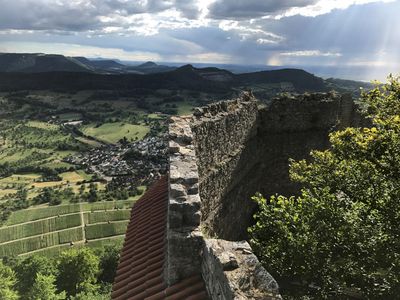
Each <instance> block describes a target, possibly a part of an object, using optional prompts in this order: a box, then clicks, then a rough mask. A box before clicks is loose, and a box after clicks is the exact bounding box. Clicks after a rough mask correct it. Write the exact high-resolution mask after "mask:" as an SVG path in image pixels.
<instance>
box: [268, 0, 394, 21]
mask: <svg viewBox="0 0 400 300" xmlns="http://www.w3.org/2000/svg"><path fill="white" fill-rule="evenodd" d="M394 1H396V0H320V1H318V2H317V3H316V4H313V5H308V6H304V7H292V8H290V9H288V10H286V11H285V12H283V13H280V14H278V15H276V16H275V18H276V19H281V18H283V17H291V16H296V15H301V16H305V17H316V16H319V15H323V14H327V13H330V12H332V11H333V10H335V9H347V8H349V7H350V6H352V5H362V4H368V3H375V2H382V3H389V2H394ZM265 17H266V18H269V17H270V16H265Z"/></svg>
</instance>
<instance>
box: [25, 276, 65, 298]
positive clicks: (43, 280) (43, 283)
mask: <svg viewBox="0 0 400 300" xmlns="http://www.w3.org/2000/svg"><path fill="white" fill-rule="evenodd" d="M55 280H56V278H55V277H54V276H53V275H43V274H41V273H38V274H37V275H36V279H35V281H34V283H33V286H32V288H31V290H30V292H29V295H28V297H27V299H28V300H63V299H65V297H66V296H65V292H62V293H60V294H58V293H57V289H56V286H55V284H54V282H55Z"/></svg>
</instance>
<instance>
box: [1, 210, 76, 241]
mask: <svg viewBox="0 0 400 300" xmlns="http://www.w3.org/2000/svg"><path fill="white" fill-rule="evenodd" d="M80 225H81V216H80V214H78V213H77V214H74V215H67V216H60V217H55V218H51V219H43V220H38V221H35V222H32V223H26V224H21V225H17V226H11V227H3V228H0V243H4V242H8V241H12V240H17V239H21V238H25V237H29V236H34V235H40V234H44V233H49V232H52V231H57V230H62V229H67V228H70V227H77V226H80Z"/></svg>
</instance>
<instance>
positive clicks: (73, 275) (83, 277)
mask: <svg viewBox="0 0 400 300" xmlns="http://www.w3.org/2000/svg"><path fill="white" fill-rule="evenodd" d="M99 263H100V260H99V258H98V257H97V256H96V255H95V254H94V253H93V252H92V250H90V249H89V248H82V249H71V250H69V251H65V252H63V253H61V255H60V257H59V262H58V272H59V274H58V277H57V286H58V288H59V290H63V291H65V292H66V293H67V296H75V295H76V294H78V293H82V292H84V293H90V292H93V291H94V290H95V289H96V282H97V276H98V274H99V271H100V269H99Z"/></svg>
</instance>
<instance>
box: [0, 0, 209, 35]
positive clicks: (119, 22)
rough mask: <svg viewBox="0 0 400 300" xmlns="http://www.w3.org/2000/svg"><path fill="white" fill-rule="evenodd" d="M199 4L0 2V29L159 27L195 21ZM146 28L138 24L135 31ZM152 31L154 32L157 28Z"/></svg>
mask: <svg viewBox="0 0 400 300" xmlns="http://www.w3.org/2000/svg"><path fill="white" fill-rule="evenodd" d="M199 1H200V0H198V1H195V0H135V1H128V0H18V1H8V0H0V7H1V9H0V29H3V30H4V29H14V30H47V31H69V32H82V31H101V30H103V29H104V28H110V27H120V28H124V29H126V28H129V27H132V26H135V25H136V23H135V22H136V21H138V20H145V19H146V16H147V19H149V16H151V18H152V19H154V20H157V21H156V22H158V24H159V25H163V24H164V23H165V22H166V21H171V22H175V23H179V22H182V23H184V22H185V19H196V18H197V17H198V16H199V15H200V14H201V8H202V7H201V5H200V4H199ZM174 12H175V15H173V13H174ZM168 14H169V15H168ZM130 21H131V22H130ZM146 25H147V24H146V23H145V22H139V24H137V26H135V27H146ZM153 27H154V26H153ZM154 29H155V31H157V29H158V28H157V26H156V28H154ZM136 31H137V32H139V33H140V32H141V31H146V30H145V28H142V29H140V28H139V29H137V30H136Z"/></svg>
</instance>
